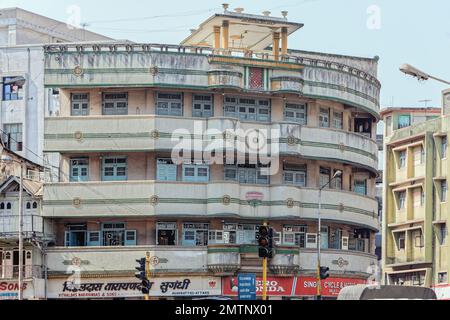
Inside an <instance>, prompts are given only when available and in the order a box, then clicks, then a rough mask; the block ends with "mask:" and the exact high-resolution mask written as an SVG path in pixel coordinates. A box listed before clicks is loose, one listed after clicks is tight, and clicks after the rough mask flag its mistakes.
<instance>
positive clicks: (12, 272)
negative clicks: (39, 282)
mask: <svg viewBox="0 0 450 320" xmlns="http://www.w3.org/2000/svg"><path fill="white" fill-rule="evenodd" d="M42 269H43V268H42V266H37V265H24V266H23V267H22V275H23V278H24V279H31V278H42V275H43V273H42ZM19 270H20V269H19V266H18V265H12V266H9V265H0V278H1V279H16V278H18V277H19Z"/></svg>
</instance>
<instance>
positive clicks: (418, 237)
mask: <svg viewBox="0 0 450 320" xmlns="http://www.w3.org/2000/svg"><path fill="white" fill-rule="evenodd" d="M413 238H414V246H415V247H416V248H422V247H423V234H422V230H417V231H414V236H413Z"/></svg>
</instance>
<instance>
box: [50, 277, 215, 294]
mask: <svg viewBox="0 0 450 320" xmlns="http://www.w3.org/2000/svg"><path fill="white" fill-rule="evenodd" d="M150 285H151V287H150V297H198V296H216V295H217V296H218V295H220V294H221V293H222V289H221V281H220V278H215V277H167V278H151V279H150ZM140 297H143V294H142V292H141V283H140V282H139V281H137V279H136V278H100V279H85V278H82V279H81V280H79V281H76V280H74V279H73V278H71V279H70V280H69V279H50V280H49V283H48V298H50V299H78V298H79V299H112V298H140Z"/></svg>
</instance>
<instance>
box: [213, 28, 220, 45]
mask: <svg viewBox="0 0 450 320" xmlns="http://www.w3.org/2000/svg"><path fill="white" fill-rule="evenodd" d="M214 49H220V26H214Z"/></svg>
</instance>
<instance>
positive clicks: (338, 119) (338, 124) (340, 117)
mask: <svg viewBox="0 0 450 320" xmlns="http://www.w3.org/2000/svg"><path fill="white" fill-rule="evenodd" d="M333 127H334V128H336V129H341V130H342V129H343V128H344V113H343V112H336V111H334V112H333Z"/></svg>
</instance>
